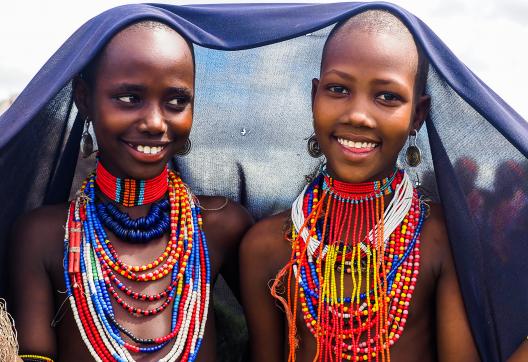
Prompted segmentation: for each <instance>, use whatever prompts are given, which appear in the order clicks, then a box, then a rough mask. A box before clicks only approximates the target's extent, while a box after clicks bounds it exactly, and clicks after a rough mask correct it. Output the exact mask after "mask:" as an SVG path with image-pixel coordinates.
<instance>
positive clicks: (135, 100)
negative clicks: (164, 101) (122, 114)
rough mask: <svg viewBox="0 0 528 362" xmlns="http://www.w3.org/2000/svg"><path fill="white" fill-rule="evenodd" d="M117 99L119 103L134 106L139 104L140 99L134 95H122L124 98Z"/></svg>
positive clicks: (118, 97)
mask: <svg viewBox="0 0 528 362" xmlns="http://www.w3.org/2000/svg"><path fill="white" fill-rule="evenodd" d="M115 98H116V99H117V100H118V101H120V102H123V103H130V104H134V103H138V102H139V97H137V96H135V95H132V94H125V95H122V96H117V97H115Z"/></svg>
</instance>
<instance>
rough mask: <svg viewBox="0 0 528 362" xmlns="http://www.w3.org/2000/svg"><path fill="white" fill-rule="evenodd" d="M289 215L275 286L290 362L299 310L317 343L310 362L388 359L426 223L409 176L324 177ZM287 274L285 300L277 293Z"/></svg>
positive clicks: (402, 320)
mask: <svg viewBox="0 0 528 362" xmlns="http://www.w3.org/2000/svg"><path fill="white" fill-rule="evenodd" d="M391 194H393V198H392V200H391V202H390V203H389V205H388V206H387V207H386V208H385V205H384V200H385V199H384V196H387V195H391ZM291 217H292V229H291V240H292V256H291V260H290V262H289V263H288V264H287V265H286V266H285V268H284V269H283V270H281V272H280V273H279V275H278V277H277V280H276V281H275V283H274V285H273V287H272V294H273V295H274V296H275V297H276V298H278V299H279V300H281V302H282V303H283V304H284V305H285V307H286V314H287V319H288V324H289V342H290V352H289V357H288V361H295V345H296V339H295V338H296V337H295V336H296V325H295V318H296V317H295V316H296V315H297V310H298V309H300V311H301V314H302V316H303V319H304V321H305V324H306V326H307V328H308V330H309V331H310V332H311V333H312V334H313V335H314V337H315V338H316V345H317V352H316V356H315V358H314V361H315V360H318V361H334V360H352V361H390V350H389V348H390V346H392V345H394V343H395V342H396V341H397V340H398V339H399V337H400V335H401V333H402V331H403V329H404V326H405V323H406V321H407V316H408V308H409V304H410V300H411V297H412V294H413V292H414V288H415V284H416V278H417V276H418V271H419V265H420V263H419V261H420V251H419V249H420V240H419V236H420V232H421V229H422V225H423V221H424V217H425V205H424V204H423V203H422V202H421V201H420V197H419V194H418V192H417V191H416V190H415V189H414V188H413V186H412V183H411V182H410V180H409V177H408V176H407V174H405V173H404V171H402V170H395V172H394V173H393V174H392V175H390V176H389V177H388V178H386V179H384V180H382V181H379V182H370V183H363V184H348V183H344V182H341V181H338V180H334V179H332V178H331V177H330V176H329V175H328V174H327V173H326V172H325V171H323V172H321V173H320V174H319V175H318V176H317V177H316V178H315V179H314V180H313V181H312V182H311V183H310V184H309V185H307V186H306V187H305V189H304V190H303V192H302V193H301V194H300V195H299V197H298V198H297V199H296V201H295V202H294V203H293V205H292V215H291ZM286 274H287V295H286V298H283V297H282V296H280V295H279V294H278V293H277V288H278V285H279V283H280V281H279V280H280V279H281V278H282V277H283V276H285V275H286ZM345 280H347V281H348V283H347V284H349V285H350V290H348V289H346V288H345Z"/></svg>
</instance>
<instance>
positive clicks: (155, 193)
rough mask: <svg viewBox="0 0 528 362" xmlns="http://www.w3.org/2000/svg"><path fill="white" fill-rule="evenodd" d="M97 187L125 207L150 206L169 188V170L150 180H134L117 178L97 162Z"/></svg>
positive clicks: (165, 169)
mask: <svg viewBox="0 0 528 362" xmlns="http://www.w3.org/2000/svg"><path fill="white" fill-rule="evenodd" d="M96 173H97V179H96V183H97V187H98V188H99V189H100V190H101V192H102V193H103V194H104V195H105V196H106V197H108V198H109V199H110V200H112V201H114V202H117V203H119V204H122V205H123V206H125V207H132V206H139V205H145V204H150V203H152V202H154V201H157V200H159V199H161V198H162V197H163V195H165V193H166V192H167V188H168V168H167V166H165V168H164V169H163V171H162V172H161V173H160V174H159V175H158V176H156V177H154V178H153V179H150V180H134V179H128V178H127V179H123V178H119V177H115V176H114V175H112V174H111V173H110V172H108V171H107V170H106V169H105V168H104V166H103V164H102V163H101V162H97V167H96Z"/></svg>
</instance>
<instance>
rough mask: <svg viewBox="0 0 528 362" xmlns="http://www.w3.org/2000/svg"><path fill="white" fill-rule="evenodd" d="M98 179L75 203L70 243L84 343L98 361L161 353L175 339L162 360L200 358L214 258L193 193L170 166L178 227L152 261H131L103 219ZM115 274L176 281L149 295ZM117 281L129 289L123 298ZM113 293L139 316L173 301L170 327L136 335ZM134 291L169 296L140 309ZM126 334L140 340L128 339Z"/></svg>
mask: <svg viewBox="0 0 528 362" xmlns="http://www.w3.org/2000/svg"><path fill="white" fill-rule="evenodd" d="M98 177H99V175H97V178H98ZM97 178H96V176H95V174H92V175H91V176H90V177H89V178H88V179H87V180H86V181H85V182H84V184H83V187H82V188H81V191H80V193H79V194H78V195H79V196H78V197H77V198H76V199H75V200H74V201H72V203H71V204H70V209H69V214H68V222H67V224H66V233H65V242H64V245H65V248H64V253H65V254H64V255H65V265H64V267H65V268H64V277H65V282H66V287H67V290H68V295H69V300H70V303H71V305H72V310H73V314H74V319H75V321H76V323H77V326H78V328H79V330H80V332H81V337H82V339H83V341H84V343H85V344H86V346H87V347H88V350H89V351H90V354H91V355H92V356H93V357H94V358H95V360H97V361H133V360H134V359H133V357H132V355H131V354H130V353H151V352H155V351H158V350H160V349H162V348H163V347H165V346H166V345H167V344H168V343H173V346H172V347H171V349H170V351H169V352H168V353H167V355H166V356H165V357H164V358H162V359H161V361H175V360H182V361H194V360H195V359H196V357H197V353H198V350H199V348H200V346H201V341H202V338H203V334H204V331H205V323H206V321H207V309H208V305H209V300H210V261H209V256H208V250H207V244H206V241H205V235H204V233H203V230H202V226H203V225H202V224H203V221H202V217H201V212H200V209H199V207H198V206H197V205H196V203H195V202H194V197H193V195H192V194H191V193H190V191H188V188H187V187H186V186H185V185H184V184H183V182H182V181H181V179H180V178H179V177H178V176H177V175H176V174H174V173H173V172H169V173H168V175H167V178H168V194H169V203H170V224H171V229H170V238H169V241H168V243H167V247H166V248H165V251H164V252H163V254H162V255H161V256H160V257H158V258H157V259H155V260H154V261H152V262H150V263H147V264H145V265H139V266H138V265H128V264H126V263H124V262H123V261H121V260H120V259H119V256H118V254H117V252H116V250H115V249H114V248H113V246H112V243H111V241H110V240H109V239H108V236H107V234H106V231H105V230H104V228H103V226H102V224H101V221H100V220H99V218H98V215H97V211H96V206H95V203H94V201H93V200H95V184H96V182H97ZM164 194H165V193H163V194H162V195H164ZM72 242H73V243H72ZM158 266H160V267H158ZM138 272H142V273H140V274H137V273H138ZM143 272H146V273H143ZM116 273H117V274H119V275H120V276H123V277H126V278H128V279H130V280H137V281H143V282H149V281H152V280H158V279H162V278H165V277H167V278H170V281H169V283H168V287H167V288H165V290H164V291H162V292H160V293H158V294H156V295H147V294H143V293H139V292H134V291H133V290H132V289H131V288H129V287H126V286H124V284H123V283H122V282H120V281H119V280H118V279H117V276H116V275H117V274H116ZM114 286H116V287H117V288H118V289H120V290H122V291H125V293H124V295H123V297H121V296H119V295H118V294H117V292H116V288H115V287H114ZM112 297H113V298H115V299H116V300H117V302H118V305H119V306H120V307H122V308H123V309H124V310H126V311H127V312H128V313H130V314H132V315H136V316H147V315H152V314H157V313H160V312H161V311H163V310H164V309H166V308H169V307H170V306H171V305H172V312H171V331H170V332H169V333H168V334H167V335H165V336H162V337H157V338H139V337H137V336H134V335H133V334H132V333H131V332H130V331H129V330H127V329H126V328H124V327H123V326H122V325H121V324H120V323H119V321H117V320H116V318H115V315H114V311H113V306H112V303H111V298H112ZM128 297H130V298H131V299H133V300H149V301H152V300H161V299H162V298H165V301H164V302H163V304H162V305H161V306H159V307H157V308H153V309H141V308H137V307H135V306H132V305H131V304H130V303H129V302H127V301H125V298H128ZM121 333H123V334H124V335H126V336H127V337H128V338H130V339H131V340H132V342H133V343H130V342H127V341H125V340H124V339H123V337H122V336H121ZM134 343H135V344H134Z"/></svg>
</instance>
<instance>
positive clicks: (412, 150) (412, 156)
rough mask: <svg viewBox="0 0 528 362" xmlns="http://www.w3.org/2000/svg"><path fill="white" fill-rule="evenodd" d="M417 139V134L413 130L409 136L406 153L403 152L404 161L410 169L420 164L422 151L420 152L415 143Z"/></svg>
mask: <svg viewBox="0 0 528 362" xmlns="http://www.w3.org/2000/svg"><path fill="white" fill-rule="evenodd" d="M413 132H414V134H413ZM417 138H418V132H417V131H416V130H415V129H414V130H412V132H411V133H410V134H409V146H408V147H407V151H406V152H405V161H406V162H407V164H408V165H409V166H411V167H416V166H418V165H419V164H420V163H422V151H420V148H419V147H418V144H417V143H416V139H417Z"/></svg>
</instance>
